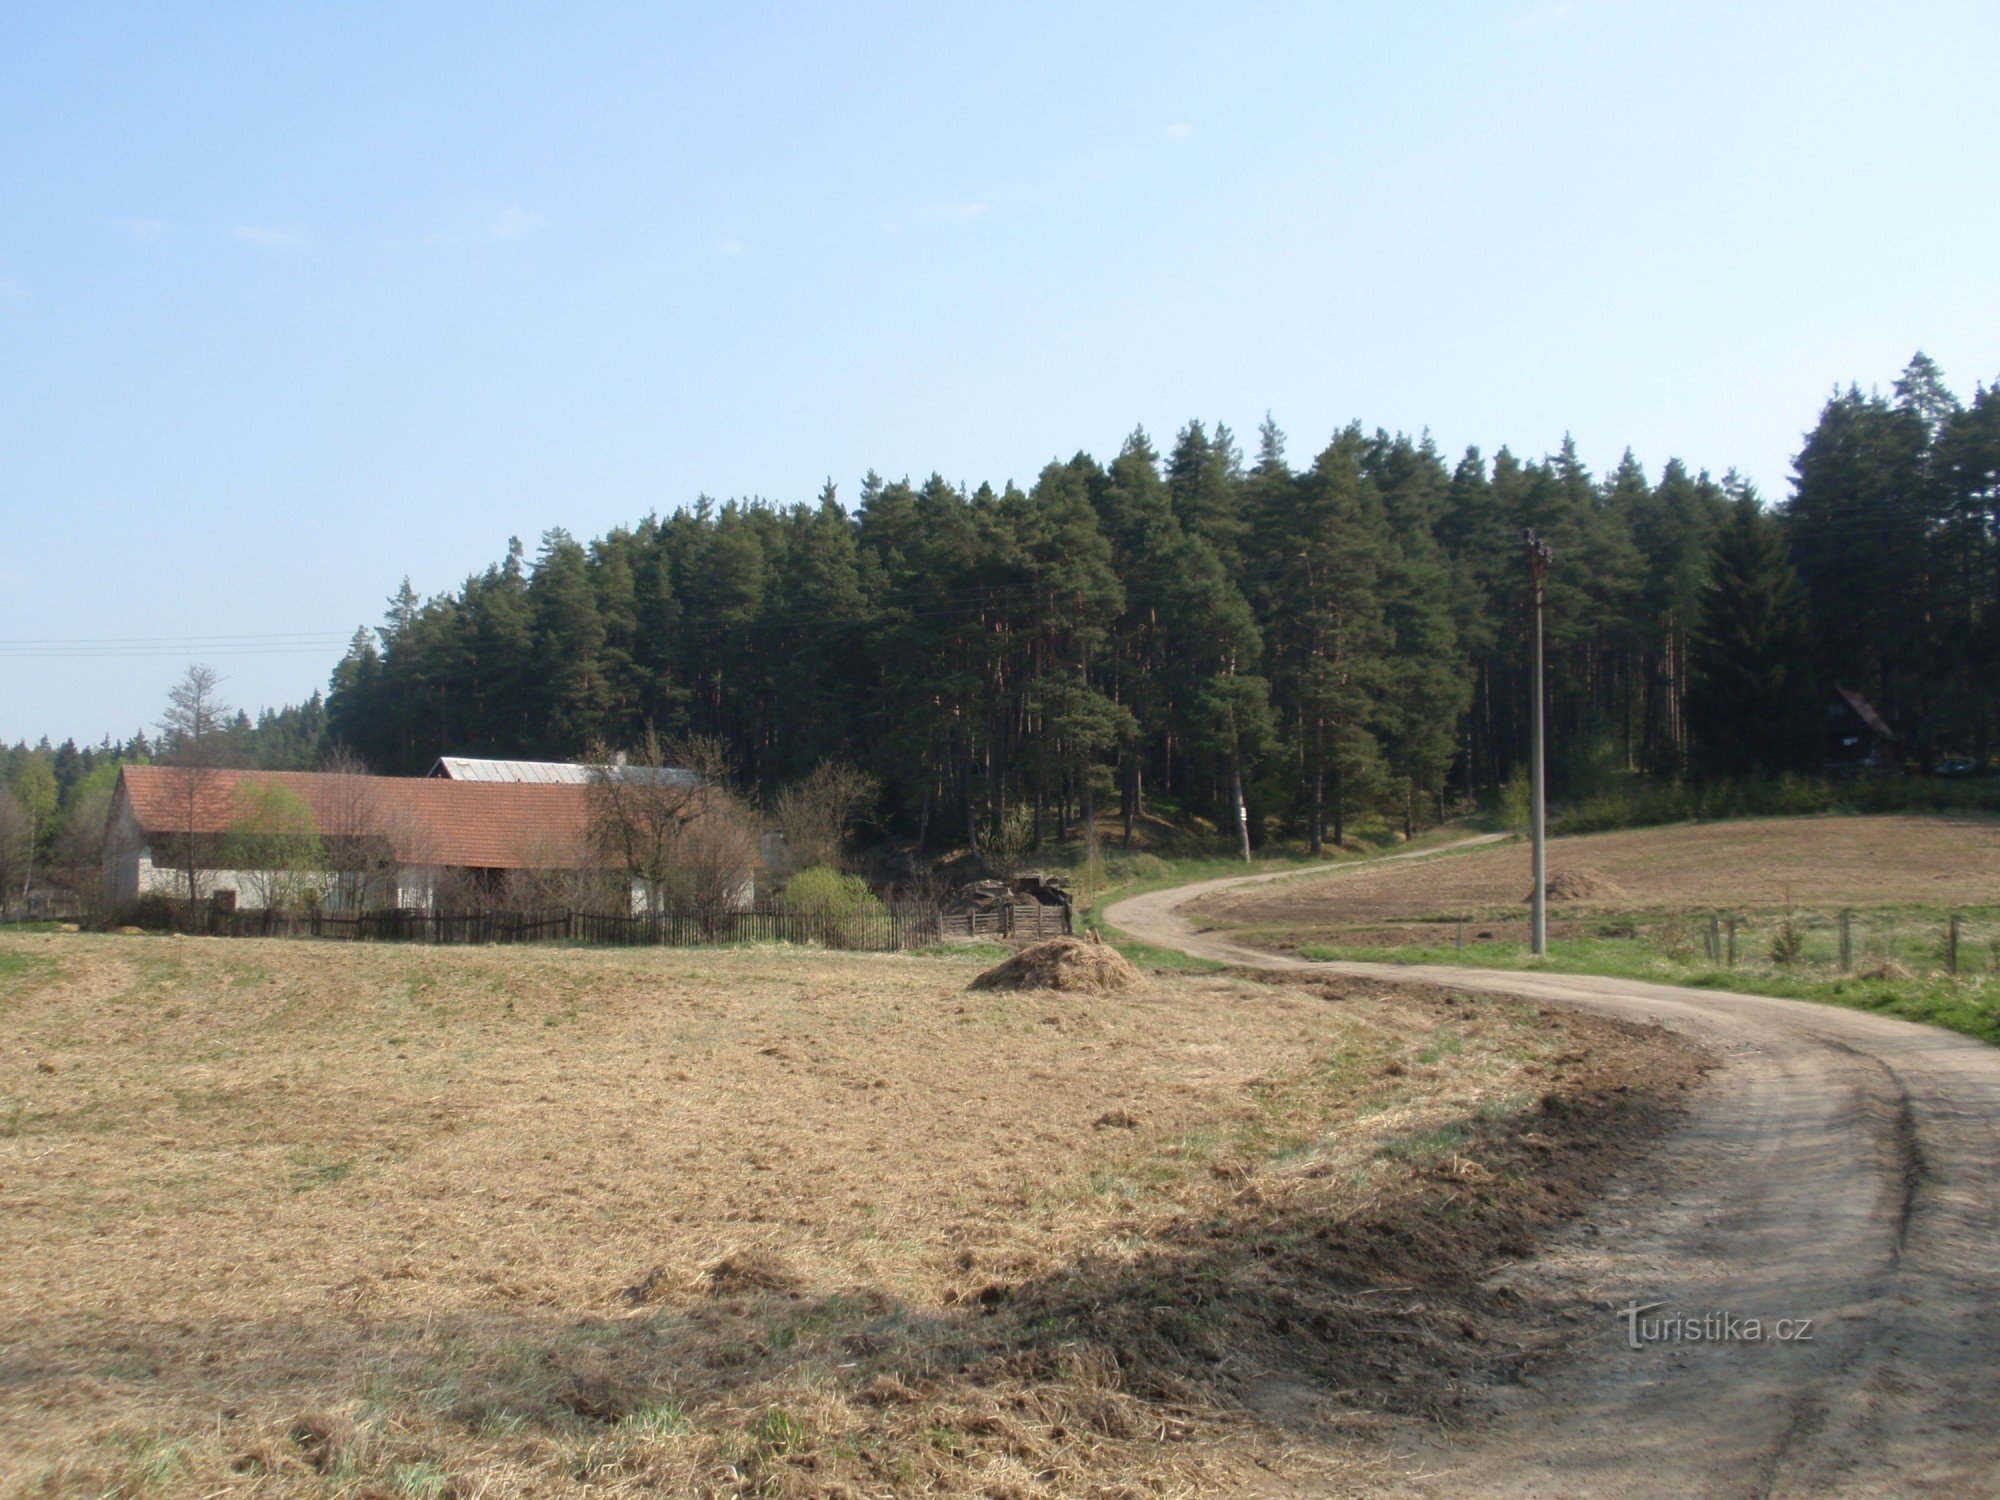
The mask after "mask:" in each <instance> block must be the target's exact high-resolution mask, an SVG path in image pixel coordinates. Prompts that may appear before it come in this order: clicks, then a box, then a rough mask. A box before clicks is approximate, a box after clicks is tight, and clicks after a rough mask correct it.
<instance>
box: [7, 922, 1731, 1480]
mask: <svg viewBox="0 0 2000 1500" xmlns="http://www.w3.org/2000/svg"><path fill="white" fill-rule="evenodd" d="M981 962H982V960H979V959H966V958H953V957H927V956H907V955H905V956H888V955H864V954H828V953H820V952H814V951H808V950H788V949H781V948H767V949H751V950H732V951H727V952H715V953H701V952H686V951H670V952H668V951H657V950H655V951H605V950H574V949H558V948H506V947H500V948H477V949H422V948H407V947H396V946H389V945H380V946H374V945H368V946H362V945H355V946H349V945H342V944H333V943H312V942H290V943H286V942H271V941H245V940H223V939H185V938H142V937H112V936H89V935H75V934H67V935H65V934H29V935H8V936H4V937H0V1266H3V1267H4V1268H5V1270H4V1274H3V1275H0V1341H4V1345H5V1347H6V1350H7V1354H6V1369H7V1378H6V1380H5V1381H4V1382H0V1432H4V1433H5V1434H6V1439H5V1441H4V1443H0V1491H4V1492H6V1493H10V1494H12V1493H18V1494H92V1495H96V1494H107V1493H108V1494H120V1495H149V1494H160V1495H178V1494H197V1493H198V1494H219V1493H256V1494H262V1495H288V1494H308V1495H352V1496H362V1495H384V1496H386V1495H431V1496H445V1495H458V1496H472V1495H495V1496H497V1495H567V1494H582V1493H591V1494H622V1493H642V1492H644V1493H688V1494H727V1495H737V1494H775V1495H820V1494H854V1495H861V1494H879V1493H883V1492H885V1491H892V1492H899V1493H900V1492H909V1493H917V1492H923V1493H966V1494H986V1495H1020V1496H1028V1495H1042V1494H1078V1495H1082V1494H1090V1495H1110V1494H1127V1493H1130V1494H1139V1493H1161V1492H1166V1493H1172V1492H1177V1491H1178V1492H1187V1491H1192V1490H1200V1489H1207V1488H1213V1487H1216V1486H1219V1485H1224V1484H1227V1483H1230V1482H1232V1480H1233V1479H1235V1478H1236V1477H1238V1476H1240V1475H1242V1474H1244V1473H1246V1472H1249V1468H1250V1466H1251V1465H1252V1464H1259V1463H1261V1464H1265V1465H1272V1466H1275V1467H1276V1468H1277V1469H1278V1470H1279V1471H1280V1472H1286V1473H1308V1472H1312V1473H1320V1472H1327V1471H1324V1470H1316V1469H1313V1468H1312V1467H1311V1466H1312V1464H1313V1463H1314V1462H1315V1460H1314V1459H1313V1458H1312V1457H1311V1455H1312V1454H1313V1453H1319V1454H1320V1455H1321V1458H1320V1460H1318V1461H1319V1462H1322V1463H1325V1464H1331V1465H1333V1466H1334V1468H1335V1469H1337V1468H1338V1464H1339V1462H1341V1460H1340V1459H1339V1458H1338V1451H1339V1450H1338V1448H1337V1447H1336V1448H1328V1447H1327V1446H1326V1445H1325V1444H1324V1442H1323V1441H1322V1440H1323V1439H1324V1438H1325V1435H1326V1433H1327V1431H1328V1430H1329V1428H1328V1426H1327V1424H1328V1423H1332V1424H1333V1429H1332V1430H1338V1431H1347V1432H1348V1433H1349V1434H1350V1436H1352V1435H1354V1434H1356V1433H1362V1432H1364V1431H1365V1430H1367V1424H1368V1423H1370V1422H1373V1421H1377V1420H1384V1421H1386V1420H1391V1419H1393V1418H1395V1416H1396V1414H1398V1413H1403V1414H1407V1415H1409V1416H1410V1417H1411V1419H1412V1420H1421V1421H1422V1422H1424V1423H1427V1424H1428V1423H1432V1422H1435V1421H1440V1420H1443V1421H1449V1420H1453V1419H1455V1417H1457V1416H1459V1415H1462V1414H1463V1413H1464V1411H1465V1410H1466V1405H1465V1404H1466V1403H1467V1402H1468V1401H1470V1400H1472V1399H1473V1398H1472V1397H1471V1396H1470V1395H1468V1391H1470V1390H1472V1389H1475V1388H1476V1386H1477V1384H1478V1381H1479V1379H1480V1378H1482V1372H1486V1374H1488V1375H1490V1374H1491V1372H1493V1371H1495V1370H1497V1369H1499V1368H1501V1367H1503V1366H1506V1365H1508V1363H1509V1362H1510V1361H1511V1362H1512V1363H1513V1364H1518V1363H1519V1362H1520V1360H1521V1358H1522V1352H1521V1350H1522V1344H1523V1340H1529V1341H1531V1340H1532V1336H1533V1330H1532V1329H1524V1328H1522V1327H1517V1326H1516V1325H1515V1323H1513V1322H1510V1321H1509V1320H1510V1319H1518V1318H1519V1317H1520V1316H1521V1314H1520V1312H1519V1310H1518V1309H1510V1308H1507V1307H1503V1306H1501V1305H1500V1304H1498V1303H1496V1302H1495V1301H1494V1300H1493V1298H1492V1297H1491V1296H1490V1295H1489V1294H1487V1293H1485V1292H1483V1291H1482V1290H1481V1289H1480V1283H1481V1281H1482V1280H1483V1278H1484V1276H1485V1275H1486V1273H1487V1271H1488V1270H1489V1269H1490V1267H1491V1265H1492V1264H1493V1263H1494V1262H1495V1261H1496V1260H1497V1259H1499V1258H1501V1257H1504V1256H1506V1255H1509V1254H1518V1253H1521V1252H1522V1251H1524V1250H1526V1249H1528V1248H1530V1247H1531V1246H1532V1244H1533V1243H1534V1241H1535V1238H1536V1236H1537V1235H1538V1234H1539V1233H1540V1232H1541V1231H1542V1230H1543V1228H1545V1227H1546V1226H1547V1225H1548V1224H1550V1223H1552V1222H1555V1221H1558V1220H1560V1219H1561V1218H1562V1217H1563V1216H1564V1215H1565V1214H1567V1213H1569V1212H1572V1211H1574V1209H1575V1208H1577V1207H1578V1206H1579V1205H1580V1204H1581V1203H1583V1202H1584V1201H1586V1200H1587V1198H1588V1196H1589V1194H1590V1193H1591V1192H1593V1191H1594V1190H1595V1188H1596V1186H1597V1184H1598V1183H1600V1182H1601V1181H1602V1179H1603V1176H1604V1174H1605V1173H1607V1172H1609V1171H1611V1170H1613V1169H1615V1168H1616V1167H1617V1166H1619V1165H1620V1164H1621V1163H1623V1162H1624V1161H1626V1160H1629V1159H1630V1158H1631V1156H1632V1155H1633V1154H1634V1153H1636V1152H1638V1151H1641V1150H1643V1149H1644V1145H1645V1142H1646V1141H1647V1139H1649V1138H1650V1135H1651V1134H1652V1132H1653V1131H1654V1130H1655V1129H1656V1128H1657V1127H1658V1125H1659V1123H1660V1121H1661V1119H1662V1118H1663V1115H1662V1111H1663V1110H1667V1109H1670V1108H1671V1100H1672V1098H1673V1096H1674V1095H1675V1093H1676V1092H1677V1090H1679V1089H1680V1088H1682V1087H1685V1086H1686V1085H1687V1084H1688V1083H1689V1082H1690V1081H1691V1080H1692V1079H1693V1078H1694V1076H1695V1075H1696V1071H1697V1067H1698V1060H1696V1059H1694V1058H1692V1057H1691V1056H1690V1054H1688V1053H1687V1051H1686V1050H1685V1049H1684V1048H1682V1047H1681V1046H1680V1045H1679V1044H1677V1043H1674V1042H1672V1041H1671V1040H1670V1039H1668V1038H1666V1037H1664V1036H1663V1035H1661V1034H1659V1033H1655V1032H1648V1031H1642V1030H1638V1029H1635V1028H1628V1027H1619V1026H1614V1025H1612V1024H1611V1023H1606V1022H1596V1021H1589V1020H1586V1019H1583V1018H1578V1017H1571V1016H1567V1015H1564V1014H1561V1013H1557V1012H1553V1011H1548V1012H1545V1011H1543V1010H1540V1009H1538V1008H1536V1007H1534V1006H1531V1005H1522V1004H1515V1003H1510V1002H1501V1001H1469V1000H1463V999H1459V998H1456V997H1450V996H1445V995H1442V994H1439V993H1437V992H1433V991H1429V990H1427V989H1424V988H1423V987H1421V986H1419V987H1410V988H1404V987H1397V988H1395V989H1393V990H1390V989H1384V988H1381V987H1371V986H1367V985H1361V984H1325V983H1321V984H1315V985H1310V986H1304V985H1272V984H1262V983H1257V982H1254V981H1252V980H1250V979H1247V978H1244V977H1240V976H1231V975H1216V974H1194V973H1184V974H1171V975H1162V976H1157V977H1156V978H1155V979H1154V980H1153V981H1152V982H1151V984H1150V986H1149V987H1148V988H1146V989H1144V990H1141V991H1136V992H1128V993H1123V994H1116V995H1110V996H1101V997H1089V996H1075V995H1064V996H1057V995H1051V994H1047V993H1028V994H1012V995H1010V994H991V993H981V994H978V995H971V994H967V993H966V992H965V989H964V986H965V984H966V982H967V980H968V979H969V978H970V977H971V976H972V975H973V974H974V973H975V972H976V971H977V969H978V968H979V967H980V964H981ZM1384 1292H1390V1293H1393V1295H1385V1294H1381V1293H1384ZM1492 1378H1499V1377H1498V1376H1493V1377H1492ZM1384 1413H1387V1414H1388V1415H1387V1416H1384V1415H1383V1414H1384ZM1308 1417H1310V1423H1309V1425H1310V1426H1311V1431H1312V1432H1313V1433H1314V1434H1315V1438H1314V1441H1313V1442H1311V1443H1308V1442H1304V1441H1302V1437H1301V1434H1302V1432H1303V1431H1304V1430H1305V1425H1302V1424H1308ZM1343 1423H1344V1424H1347V1425H1346V1426H1345V1427H1342V1425H1341V1424H1343ZM1327 1455H1332V1456H1327ZM1301 1466H1305V1467H1304V1468H1302V1467H1301Z"/></svg>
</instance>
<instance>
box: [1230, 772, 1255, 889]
mask: <svg viewBox="0 0 2000 1500" xmlns="http://www.w3.org/2000/svg"><path fill="white" fill-rule="evenodd" d="M1229 790H1230V793H1231V794H1232V795H1233V796H1234V797H1235V799H1236V839H1237V846H1238V847H1239V848H1240V849H1241V850H1242V851H1243V863H1244V864H1246V865H1247V864H1249V863H1250V809H1249V808H1248V807H1246V806H1244V803H1243V763H1242V762H1241V761H1239V760H1231V761H1230V763H1229Z"/></svg>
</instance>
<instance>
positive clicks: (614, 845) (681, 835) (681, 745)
mask: <svg viewBox="0 0 2000 1500" xmlns="http://www.w3.org/2000/svg"><path fill="white" fill-rule="evenodd" d="M591 761H592V764H593V768H594V769H593V774H592V776H591V780H590V793H589V795H590V816H589V834H588V836H589V839H590V843H591V846H592V848H593V850H594V851H595V859H594V863H595V864H596V865H597V866H598V868H600V869H604V870H611V871H617V872H619V873H621V874H623V875H624V876H625V877H626V878H627V879H628V880H629V881H630V882H632V883H633V884H635V885H636V886H637V887H638V889H639V891H640V892H641V893H642V894H643V897H644V900H645V904H646V909H647V910H648V911H649V912H660V911H664V910H666V909H667V908H669V907H675V908H679V909H682V910H686V911H689V912H692V913H694V914H696V915H699V916H714V915H719V914H720V913H722V912H726V911H735V910H738V909H739V908H741V907H742V906H744V905H746V904H747V903H748V901H749V899H750V897H751V896H752V894H753V893H754V892H753V882H754V878H755V871H756V868H757V835H756V832H755V830H754V829H753V828H752V826H751V823H750V819H749V817H748V816H747V814H746V812H745V810H744V808H743V805H742V803H741V802H740V801H738V799H737V798H736V797H735V795H734V794H733V793H731V792H730V790H729V788H728V785H727V776H728V761H727V757H726V754H725V752H724V750H723V747H722V746H721V744H720V743H719V742H718V741H715V740H710V739H705V738H701V737H691V738H687V739H680V740H668V739H665V738H663V737H661V736H660V735H659V734H657V733H656V732H654V731H653V730H651V729H648V730H647V731H646V736H645V738H644V740H643V741H641V743H640V745H639V747H638V749H637V750H636V751H634V752H632V753H630V754H629V755H626V756H623V757H614V756H613V755H612V754H611V753H610V752H609V751H608V750H607V749H606V748H605V747H604V746H602V745H599V746H595V747H593V750H592V754H591Z"/></svg>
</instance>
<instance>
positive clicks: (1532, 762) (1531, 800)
mask: <svg viewBox="0 0 2000 1500" xmlns="http://www.w3.org/2000/svg"><path fill="white" fill-rule="evenodd" d="M1521 541H1522V543H1523V544H1524V545H1525V546H1526V547H1527V549H1528V570H1529V572H1530V573H1532V574H1533V575H1534V580H1535V671H1534V679H1535V707H1534V712H1533V714H1532V715H1531V716H1530V723H1531V726H1532V727H1531V729H1530V733H1531V735H1532V737H1533V738H1532V743H1531V744H1530V746H1529V750H1528V778H1529V779H1528V825H1529V827H1528V836H1529V838H1530V839H1531V840H1532V841H1533V844H1534V863H1535V890H1534V896H1533V898H1532V899H1533V902H1534V908H1533V910H1534V919H1533V920H1534V928H1533V935H1532V944H1531V948H1532V951H1533V953H1534V955H1535V957H1536V958H1546V957H1548V953H1549V851H1548V839H1549V829H1548V802H1547V794H1546V788H1545V780H1546V778H1545V776H1544V767H1543V759H1544V757H1543V751H1542V741H1543V738H1544V735H1543V725H1542V704H1543V702H1544V698H1545V695H1544V693H1543V690H1542V602H1543V592H1544V591H1543V582H1544V580H1545V579H1546V577H1547V575H1548V570H1549V558H1550V556H1551V555H1552V554H1551V552H1550V550H1549V544H1548V543H1547V542H1545V541H1543V540H1542V539H1541V538H1540V537H1539V536H1537V535H1536V534H1535V529H1534V527H1532V526H1530V527H1529V528H1528V529H1527V530H1526V531H1523V532H1522V533H1521Z"/></svg>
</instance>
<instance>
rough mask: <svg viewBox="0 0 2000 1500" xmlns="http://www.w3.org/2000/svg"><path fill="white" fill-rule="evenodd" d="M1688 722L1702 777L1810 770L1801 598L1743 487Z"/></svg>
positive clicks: (1813, 748)
mask: <svg viewBox="0 0 2000 1500" xmlns="http://www.w3.org/2000/svg"><path fill="white" fill-rule="evenodd" d="M1688 720H1689V725H1690V728H1691V730H1692V732H1693V741H1694V765H1695V768H1696V769H1697V770H1698V771H1700V772H1701V773H1702V774H1703V775H1705V776H1754V775H1777V774H1780V773H1782V772H1787V771H1805V770H1810V769H1811V768H1812V767H1813V766H1814V765H1815V764H1816V763H1817V762H1818V760H1819V758H1820V755H1821V746H1820V733H1821V726H1822V724H1823V722H1824V711H1823V706H1822V703H1821V695H1820V685H1819V682H1818V679H1817V676H1816V674H1815V672H1814V670H1813V662H1812V633H1811V630H1810V628H1809V625H1808V614H1807V606H1806V599H1805V591H1804V589H1803V588H1802V587H1801V585H1800V583H1799V577H1798V574H1797V572H1796V571H1795V570H1794V569H1793V567H1792V564H1791V562H1790V560H1789V559H1788V558H1787V557H1786V555H1785V544H1784V537H1783V534H1782V533H1781V532H1780V530H1779V528H1778V526H1777V524H1776V523H1775V522H1774V521H1772V520H1771V518H1770V517H1768V516H1766V515H1765V514H1764V513H1763V511H1762V509H1761V507H1760V506H1759V505H1758V503H1757V498H1756V495H1755V494H1754V492H1752V491H1750V490H1749V489H1748V488H1745V489H1743V490H1742V491H1740V492H1739V494H1738V496H1737V499H1736V502H1735V504H1734V506H1733V507H1732V509H1731V512H1730V515H1729V519H1728V520H1727V521H1726V522H1725V523H1724V525H1723V528H1722V531H1721V534H1720V535H1719V536H1718V537H1717V538H1716V544H1715V552H1714V556H1713V559H1712V571H1711V575H1710V578H1709V582H1708V586H1707V587H1706V588H1704V589H1703V590H1702V596H1701V624H1700V626H1699V628H1698V629H1697V630H1696V632H1695V637H1694V644H1693V651H1692V662H1691V670H1690V680H1689V684H1688Z"/></svg>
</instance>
